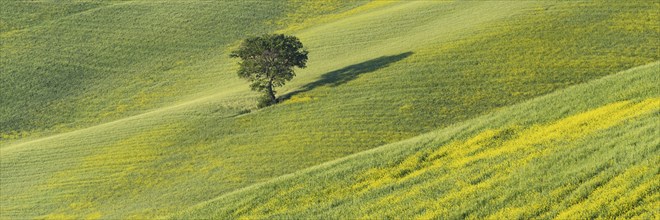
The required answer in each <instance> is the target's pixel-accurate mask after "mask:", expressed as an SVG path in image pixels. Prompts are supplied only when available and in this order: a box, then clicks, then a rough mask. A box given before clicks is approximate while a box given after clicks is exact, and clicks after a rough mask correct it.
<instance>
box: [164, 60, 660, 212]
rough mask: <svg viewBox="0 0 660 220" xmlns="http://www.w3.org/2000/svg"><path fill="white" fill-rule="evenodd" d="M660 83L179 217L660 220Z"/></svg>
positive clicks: (471, 129)
mask: <svg viewBox="0 0 660 220" xmlns="http://www.w3.org/2000/svg"><path fill="white" fill-rule="evenodd" d="M658 74H660V63H658V62H656V63H654V64H651V65H646V66H643V67H640V68H635V69H633V70H630V71H625V72H622V73H619V74H616V75H613V76H609V77H605V78H603V79H599V80H595V81H593V82H589V83H586V84H583V85H579V86H575V87H571V88H569V89H565V90H562V91H559V92H556V93H552V94H550V95H547V96H543V97H541V98H537V99H534V100H532V101H529V102H525V103H522V104H518V105H513V106H510V107H506V108H504V109H502V110H500V111H497V112H494V113H492V114H488V115H484V116H481V117H477V118H475V119H472V120H468V121H466V122H463V123H458V124H455V125H453V126H450V127H447V128H445V129H441V130H438V131H434V132H431V133H428V134H425V135H422V136H420V137H416V138H413V139H410V140H406V141H403V142H398V143H395V144H391V145H386V146H383V147H379V148H376V149H373V150H370V151H367V152H363V153H360V154H356V155H352V156H350V157H347V158H343V159H340V160H336V161H333V162H330V163H325V164H322V165H319V166H316V167H313V168H310V169H307V170H304V171H301V172H298V173H295V174H293V175H287V176H283V177H279V178H276V179H274V180H272V181H269V182H267V183H264V184H258V185H255V186H252V187H248V188H245V189H242V190H239V191H236V192H233V193H230V194H227V195H224V196H221V197H219V198H217V199H214V200H212V201H209V202H205V203H202V204H199V205H197V206H196V207H194V208H192V209H190V210H187V211H185V212H182V213H180V214H178V215H174V216H173V218H176V219H217V218H246V219H255V218H296V219H297V218H333V219H334V218H341V219H343V218H364V219H371V218H376V219H382V218H421V219H427V218H442V219H445V218H488V219H502V218H523V219H528V218H544V219H545V218H559V219H567V218H570V219H583V218H596V217H598V218H638V219H655V218H657V217H658V215H660V213H658V209H657V207H658V205H660V198H659V197H658V189H659V188H660V182H658V181H657V180H658V178H660V168H659V167H658V163H660V157H658V156H659V155H660V151H659V150H660V148H659V146H660V124H659V123H658V121H659V120H660V117H659V116H660V87H659V86H658V84H657V82H658Z"/></svg>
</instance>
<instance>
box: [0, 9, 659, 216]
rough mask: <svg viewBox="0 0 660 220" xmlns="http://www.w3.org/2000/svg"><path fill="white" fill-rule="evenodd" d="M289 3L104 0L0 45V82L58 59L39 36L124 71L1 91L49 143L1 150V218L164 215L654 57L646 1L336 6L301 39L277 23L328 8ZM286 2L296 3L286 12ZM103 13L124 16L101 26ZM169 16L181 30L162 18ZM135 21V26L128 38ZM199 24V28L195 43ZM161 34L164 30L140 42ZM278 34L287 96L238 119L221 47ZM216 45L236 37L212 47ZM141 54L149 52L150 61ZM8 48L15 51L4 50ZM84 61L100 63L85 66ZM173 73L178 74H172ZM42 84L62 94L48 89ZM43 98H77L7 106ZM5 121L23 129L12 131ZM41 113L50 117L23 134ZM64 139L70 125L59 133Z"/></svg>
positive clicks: (246, 102) (233, 82)
mask: <svg viewBox="0 0 660 220" xmlns="http://www.w3.org/2000/svg"><path fill="white" fill-rule="evenodd" d="M277 2H279V1H277ZM293 2H294V3H296V4H293V5H289V4H285V3H276V2H271V3H269V5H264V6H254V7H253V4H256V3H255V2H249V1H244V2H239V3H233V2H228V1H222V2H219V3H209V2H208V1H199V2H196V1H190V2H186V4H183V3H181V4H168V3H163V2H156V3H154V2H146V1H130V2H116V4H111V5H101V6H99V7H98V9H95V10H91V11H87V12H84V13H82V14H74V15H72V16H64V18H65V19H64V20H63V21H61V20H57V19H56V20H55V21H54V22H51V23H49V22H46V23H40V25H45V26H38V27H35V28H33V29H30V28H28V29H27V30H25V32H21V31H19V32H13V31H9V32H6V33H5V34H3V35H2V37H3V54H2V55H3V56H4V57H2V58H3V59H2V62H6V63H7V64H6V65H5V63H3V65H2V68H5V69H3V71H2V73H7V75H8V76H11V77H10V78H12V77H13V78H15V79H21V77H25V76H26V75H29V74H28V73H30V72H31V71H30V70H25V71H24V72H21V71H22V69H23V68H28V67H31V66H32V64H31V63H30V62H37V61H39V60H41V59H35V61H32V60H30V59H28V58H29V56H27V55H26V54H30V53H32V52H35V51H36V52H38V54H37V55H39V54H41V53H42V52H43V54H45V55H43V56H54V57H56V58H62V57H59V56H60V54H62V53H60V52H58V51H50V52H49V51H44V50H47V49H48V48H49V47H48V43H49V42H51V41H50V40H49V37H51V38H54V40H53V42H56V43H57V42H60V41H62V40H65V41H66V42H68V43H67V44H64V45H65V46H62V47H65V48H68V49H70V50H73V51H89V53H92V55H90V56H91V57H89V56H84V55H79V56H78V55H76V56H75V57H64V58H62V60H64V61H66V62H79V63H83V64H84V63H87V62H91V63H95V62H100V61H106V60H121V61H125V60H135V62H137V63H136V64H135V65H134V66H122V65H118V63H115V64H112V63H110V64H108V66H109V67H107V66H106V67H103V68H100V69H103V70H104V71H92V72H93V73H97V74H98V75H99V78H98V80H97V78H94V77H92V80H91V81H90V82H89V83H88V84H89V85H90V86H92V87H94V89H92V90H77V88H72V87H70V86H66V85H68V84H69V83H72V82H73V81H69V78H67V77H66V75H67V74H72V75H74V76H75V75H76V71H69V70H65V71H62V73H64V75H58V74H54V75H55V76H57V77H54V78H45V79H48V80H45V81H44V84H43V87H44V88H43V89H39V88H41V87H39V86H32V87H28V88H22V87H21V86H17V88H15V89H14V87H13V86H15V85H21V84H20V83H9V82H7V81H2V83H4V84H2V88H3V89H4V88H12V89H11V90H10V91H12V92H6V93H5V92H3V93H2V95H7V96H8V97H13V98H10V99H5V98H4V97H3V98H2V99H0V100H3V101H5V100H18V102H14V101H10V102H7V103H9V104H8V105H5V104H4V103H3V104H2V105H0V107H3V108H4V110H6V111H5V112H8V113H6V115H8V116H6V115H3V116H2V117H0V119H3V120H7V121H12V122H7V121H5V122H3V123H2V125H3V126H8V127H11V128H12V129H18V130H19V131H20V132H23V131H28V132H30V131H32V129H33V128H35V129H37V130H39V129H43V130H44V131H43V133H45V134H53V133H59V134H55V135H52V136H48V137H44V138H39V137H38V136H40V135H41V134H39V132H40V131H36V132H37V133H38V134H37V135H34V136H31V137H28V138H20V137H19V139H18V140H14V141H7V142H2V143H0V153H1V154H0V157H1V159H2V160H0V170H1V171H2V172H1V173H0V175H1V176H0V177H1V178H2V181H1V183H0V190H2V195H3V199H2V201H1V203H0V209H2V212H1V213H0V214H1V215H2V216H0V218H34V217H71V218H83V217H99V216H100V217H105V218H130V217H133V218H151V217H154V216H162V215H167V214H170V213H172V212H174V211H178V210H180V209H182V207H188V206H190V205H194V204H197V203H199V202H201V201H206V200H209V199H212V198H215V197H218V196H220V195H223V194H226V193H230V192H232V191H235V190H240V189H241V188H243V187H246V186H250V185H252V184H255V183H259V182H264V181H267V180H270V179H272V178H274V177H277V176H281V175H284V174H288V173H293V172H296V171H298V170H300V169H303V168H306V167H310V166H314V165H318V164H321V163H323V162H327V161H330V160H333V159H337V158H341V157H344V156H347V155H351V154H354V153H357V152H360V151H364V150H367V149H370V148H374V147H378V146H381V145H383V144H388V143H393V142H397V141H400V140H404V139H407V138H410V137H414V136H417V135H420V134H423V133H426V132H429V131H432V130H435V129H437V128H442V127H446V126H448V125H451V124H454V123H458V122H461V121H463V120H466V119H470V118H473V117H477V116H479V115H482V114H485V113H488V112H492V111H495V110H496V109H498V108H502V107H504V106H507V105H511V104H515V103H518V102H522V101H524V100H527V99H530V98H533V97H537V96H541V95H544V94H547V93H549V92H552V91H555V90H557V89H561V88H565V87H567V86H570V85H573V84H577V83H581V82H587V81H589V80H591V79H595V78H599V77H602V76H605V75H608V74H612V73H615V72H618V71H621V70H625V69H628V68H631V67H634V66H638V65H642V64H645V63H649V62H652V61H656V60H658V58H659V56H660V55H659V54H657V51H658V45H657V40H656V39H657V36H658V35H659V33H660V30H659V29H658V27H657V25H655V23H653V21H655V20H654V18H655V17H657V11H658V9H659V8H660V5H658V4H656V3H653V2H635V3H625V4H623V3H616V2H606V3H598V4H596V3H589V2H549V1H543V2H533V1H521V2H496V1H463V2H435V1H411V2H390V3H388V2H375V3H365V4H362V3H360V4H347V5H342V4H338V5H336V7H329V8H328V9H324V10H321V11H324V12H327V13H330V14H328V15H323V14H322V13H321V15H318V16H319V17H321V18H322V19H320V20H317V19H311V20H309V22H303V24H304V25H303V26H302V27H301V26H297V25H291V24H290V23H289V22H292V21H298V20H300V19H302V20H305V18H307V16H311V15H309V12H310V11H316V10H315V9H317V8H318V7H320V8H324V7H325V6H323V5H315V4H312V5H305V4H304V3H305V2H314V1H293ZM111 3H115V2H111ZM290 3H291V2H290ZM133 4H135V5H133ZM224 4H230V5H228V6H227V5H224ZM271 4H272V5H271ZM296 5H299V6H296ZM94 6H95V5H94ZM293 6H295V7H297V8H289V7H293ZM21 7H22V6H21ZM90 7H91V6H90ZM207 7H208V8H207ZM278 7H282V8H278ZM271 8H275V9H272V10H271ZM136 10H137V11H136ZM273 10H274V11H273ZM74 11H76V10H73V11H72V12H73V13H75V12H74ZM245 11H254V12H259V13H258V14H260V15H261V14H263V17H260V16H257V17H254V16H251V15H250V13H244V12H245ZM142 12H144V13H142ZM289 13H291V14H289ZM284 14H286V15H284ZM296 14H303V15H304V16H302V18H301V17H299V16H297V15H296ZM312 14H313V13H312ZM3 15H4V13H3ZM100 15H103V16H100ZM114 15H117V16H121V18H117V19H119V20H117V21H114V20H113V19H100V18H113V16H114ZM145 16H146V17H148V19H147V18H145ZM181 16H182V17H184V18H185V17H193V18H191V19H189V20H190V21H189V22H192V23H193V25H191V26H186V25H183V27H188V28H190V30H189V31H190V32H186V31H181V30H179V28H178V27H179V26H178V24H180V23H186V22H188V21H187V20H186V19H182V20H180V19H179V18H180V17H181ZM225 16H227V17H225ZM232 16H236V17H237V18H244V17H248V18H246V19H247V20H246V22H247V21H249V22H252V23H250V24H253V25H254V26H253V25H249V26H248V28H247V29H243V27H245V25H242V24H241V23H232V22H233V21H234V20H231V19H228V21H226V22H229V23H226V24H225V23H223V22H225V20H223V18H231V17H232ZM313 16H317V15H313ZM313 16H312V17H313ZM654 16H655V17H654ZM161 18H162V19H161ZM168 19H173V20H176V21H177V22H180V23H176V22H175V23H169V22H165V21H169V20H168ZM252 19H255V20H252ZM133 20H136V21H135V22H137V23H136V25H135V26H131V25H127V24H132V23H131V22H133ZM656 20H657V19H656ZM216 22H217V23H216ZM163 23H165V24H163ZM296 23H297V22H296ZM49 24H53V26H48V25H49ZM186 24H187V23H186ZM207 25H209V26H210V27H211V28H212V30H211V31H210V32H209V33H206V30H207V29H206V27H207ZM19 26H20V25H19ZM78 26H80V27H87V26H91V27H95V28H89V30H88V29H86V28H79V29H78V28H77V27H78ZM161 26H164V28H165V29H163V30H168V31H164V32H161V31H159V30H158V29H156V30H151V29H149V27H161ZM123 27H126V28H125V29H124V28H123ZM131 27H133V28H137V29H136V30H133V29H131ZM232 27H235V28H232ZM143 28H147V29H148V30H151V31H145V30H143ZM278 28H281V29H280V31H283V32H285V33H292V34H295V35H296V36H299V37H300V38H301V39H302V40H303V42H304V43H305V45H306V46H307V47H309V50H310V51H311V54H310V61H309V68H308V69H305V70H302V71H299V76H298V77H297V78H296V79H295V80H294V81H292V82H291V83H290V84H289V85H287V86H286V87H285V88H282V89H281V90H280V94H282V95H284V96H288V97H290V99H288V100H287V101H286V102H285V103H283V104H280V105H277V106H273V107H270V108H266V109H262V110H258V111H253V112H251V113H248V114H242V113H245V110H246V109H252V106H253V105H254V97H256V94H255V93H252V92H249V91H248V89H247V86H246V84H245V82H242V81H240V80H239V79H237V77H235V75H234V71H233V70H234V69H233V68H235V66H234V65H232V64H231V63H233V62H234V61H231V60H228V59H227V57H226V54H224V53H225V52H226V51H228V50H230V48H231V45H233V44H234V43H236V42H235V41H232V39H234V40H237V39H240V38H242V37H243V36H246V35H249V34H256V33H260V32H261V31H264V32H265V31H272V30H275V29H278ZM183 29H185V28H183ZM69 30H73V32H71V34H70V35H64V36H70V37H71V38H57V37H53V36H58V34H60V32H67V33H68V31H69ZM115 30H116V32H115ZM393 30H395V31H393ZM32 31H42V32H34V33H33V32H32ZM76 31H79V32H84V33H87V31H90V32H91V33H92V34H90V35H86V34H84V33H79V32H76ZM124 31H126V32H127V33H128V31H130V34H128V35H130V36H132V35H133V34H136V35H137V36H136V38H139V41H137V42H134V43H132V42H126V39H125V35H126V33H124ZM172 32H176V33H178V34H180V35H178V34H177V35H174V34H173V33H172ZM224 32H231V34H230V35H231V36H234V37H233V38H231V39H230V38H227V39H224V38H221V37H217V36H219V35H221V34H220V33H224ZM106 33H115V34H106ZM15 34H18V35H15ZM22 34H25V35H22ZM141 34H144V36H143V35H141ZM172 35H173V36H172ZM36 36H41V37H36ZM88 36H91V37H96V38H100V39H101V40H102V41H104V42H105V41H107V42H108V44H107V45H108V47H109V48H119V49H120V50H118V51H115V52H112V51H106V52H107V53H106V52H104V49H102V48H97V49H98V50H101V51H98V50H94V48H95V47H93V42H91V41H90V42H88V43H89V44H88V43H81V44H80V45H78V44H77V43H76V42H77V40H78V39H86V37H88ZM170 36H172V37H170ZM214 36H215V37H214ZM35 37H36V38H37V39H41V40H42V41H39V42H42V44H39V45H41V46H40V47H39V48H41V49H43V50H34V51H32V52H31V50H29V49H26V48H29V47H23V46H29V45H30V44H29V43H21V42H29V41H28V40H30V39H32V38H35ZM5 38H6V39H8V40H6V41H5ZM23 40H26V41H23ZM172 40H173V41H176V42H178V43H181V44H185V45H188V44H190V45H192V46H190V45H188V46H190V48H188V49H186V48H183V49H181V48H176V47H175V46H173V45H179V44H177V43H176V42H174V43H173V42H172ZM225 40H226V41H225ZM142 41H146V42H142ZM4 42H9V43H7V44H5V43H4ZM13 42H19V43H13ZM512 42H515V43H512ZM101 45H104V44H101ZM145 45H146V46H153V47H154V48H155V49H153V50H146V49H145V48H144V47H145ZM6 48H9V49H6ZM10 49H11V51H15V52H16V54H14V53H13V52H12V53H4V51H10ZM147 49H148V48H147ZM142 50H144V51H142ZM133 51H136V52H133ZM162 51H165V52H166V53H161V52H162ZM167 51H170V52H172V51H174V53H175V54H170V53H167ZM97 52H98V56H100V58H99V57H94V54H97ZM124 52H126V53H124ZM179 52H181V53H179ZM134 53H138V54H137V55H135V54H134ZM21 54H22V55H21ZM134 55H135V56H136V57H133V56H134ZM138 55H139V56H138ZM151 55H153V56H151ZM190 56H192V57H190ZM106 58H107V59H106ZM129 58H130V59H129ZM45 60H48V59H45ZM178 60H183V61H184V62H183V63H180V64H177V65H180V66H176V67H175V68H173V69H169V67H168V66H171V65H172V64H173V63H174V64H176V63H177V61H178ZM23 61H25V62H23ZM28 61H29V62H28ZM188 61H191V62H188ZM21 63H23V64H25V65H18V64H21ZM74 66H75V65H74ZM81 66H83V67H85V66H87V64H85V65H81ZM44 67H45V68H47V69H48V70H49V71H45V72H44V73H48V74H50V73H53V72H56V71H52V68H55V67H57V65H50V64H44ZM161 67H164V68H161ZM106 68H121V69H122V70H123V69H125V70H126V71H139V72H142V71H143V73H139V74H138V73H136V74H135V75H133V74H128V73H124V72H123V71H116V73H118V74H110V75H108V76H107V77H108V78H104V77H105V76H103V75H104V74H105V73H112V72H113V71H105V70H106ZM140 68H145V69H140ZM74 69H75V68H74ZM5 70H11V71H5ZM19 70H20V71H19ZM16 71H18V72H16ZM83 72H87V71H83ZM119 73H121V74H119ZM13 78H12V79H13ZM2 79H3V80H4V79H7V78H6V77H4V76H3V78H2ZM145 80H146V81H145ZM18 81H20V80H18ZM28 81H29V80H28ZM52 83H54V84H57V85H60V84H61V85H64V86H55V87H50V85H52ZM74 84H75V83H74ZM39 85H42V84H39ZM76 85H77V84H76ZM6 86H9V87H6ZM53 88H55V89H64V90H67V91H68V92H65V93H67V94H69V93H77V95H75V94H73V95H72V94H69V95H65V94H56V95H61V96H62V97H56V98H55V100H59V101H53V102H50V98H49V96H44V97H42V96H40V95H38V96H37V98H35V99H37V100H36V101H34V103H32V101H30V102H28V100H30V99H29V98H28V99H26V98H24V96H22V95H21V94H22V92H21V91H24V90H25V91H27V90H29V91H28V92H32V89H35V91H37V92H40V93H44V94H50V92H48V91H50V90H49V89H53ZM21 89H22V90H21ZM69 90H72V91H69ZM73 90H75V91H73ZM3 91H7V90H3ZM14 91H16V92H14ZM142 91H144V92H145V93H144V95H146V97H145V98H144V100H145V102H146V104H144V105H142V104H141V103H142V102H141V100H143V99H142V98H140V97H141V96H142V95H141V94H142V93H141V92H142ZM174 93H176V94H174ZM149 97H152V98H149ZM41 98H43V99H41ZM51 98H52V97H51ZM60 98H61V99H60ZM150 100H151V101H150ZM21 103H27V104H29V105H32V104H34V105H35V106H34V107H35V108H32V107H29V108H24V107H26V106H25V105H22V104H21ZM53 103H61V104H56V105H55V106H61V107H62V108H57V107H53V106H51V104H53ZM149 103H151V104H149ZM121 106H123V107H121ZM104 109H107V110H108V111H104ZM131 109H132V110H131ZM70 110H75V111H70ZM30 111H38V112H30ZM72 112H73V113H72ZM80 112H83V113H84V114H78V113H80ZM22 113H25V114H24V115H23V114H22ZM105 113H109V114H108V115H105V116H103V115H104V114H105ZM16 117H18V118H21V117H24V118H23V119H20V120H18V121H15V120H14V119H16ZM43 117H45V118H51V119H52V120H50V119H48V120H45V121H46V122H44V123H39V124H36V125H31V124H30V123H31V122H33V121H40V120H39V119H40V118H43ZM115 119H117V120H115ZM21 120H23V121H24V122H21ZM27 122H30V123H27ZM69 123H70V124H69ZM12 126H14V127H12ZM42 126H43V127H42ZM58 126H64V127H65V128H59V127H58ZM68 126H71V127H68ZM75 127H83V128H81V129H78V130H72V131H71V129H73V128H75ZM14 131H16V130H14ZM64 131H71V132H65V133H62V132H64ZM20 132H19V133H20ZM10 133H12V131H10ZM45 134H44V135H45ZM9 136H14V135H9ZM16 136H21V135H16ZM126 201H130V202H126Z"/></svg>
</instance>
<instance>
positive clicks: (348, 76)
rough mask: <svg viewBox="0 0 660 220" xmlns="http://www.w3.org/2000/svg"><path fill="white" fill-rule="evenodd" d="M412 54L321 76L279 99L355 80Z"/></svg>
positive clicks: (374, 60)
mask: <svg viewBox="0 0 660 220" xmlns="http://www.w3.org/2000/svg"><path fill="white" fill-rule="evenodd" d="M412 54H413V52H405V53H402V54H398V55H392V56H382V57H379V58H376V59H372V60H368V61H365V62H362V63H358V64H354V65H350V66H347V67H344V68H341V69H338V70H335V71H332V72H328V73H325V74H323V75H321V78H320V79H319V80H317V81H315V82H312V83H309V84H307V85H305V86H303V87H301V88H300V89H297V90H295V91H292V92H290V93H287V94H284V95H282V96H281V97H280V100H281V101H284V100H287V99H289V98H291V97H293V96H294V95H297V94H299V93H303V92H307V91H310V90H312V89H315V88H317V87H321V86H330V87H335V86H339V85H342V84H344V83H347V82H349V81H351V80H354V79H356V78H357V77H358V76H360V75H361V74H365V73H369V72H373V71H376V70H378V69H381V68H385V67H387V66H389V65H390V64H392V63H395V62H398V61H400V60H403V59H405V58H406V57H409V56H410V55H412Z"/></svg>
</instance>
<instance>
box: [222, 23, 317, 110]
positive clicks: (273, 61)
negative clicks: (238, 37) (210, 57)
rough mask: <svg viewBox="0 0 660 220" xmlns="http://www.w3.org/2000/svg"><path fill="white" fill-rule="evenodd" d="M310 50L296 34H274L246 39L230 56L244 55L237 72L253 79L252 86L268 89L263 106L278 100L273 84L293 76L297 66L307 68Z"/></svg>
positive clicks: (241, 75)
mask: <svg viewBox="0 0 660 220" xmlns="http://www.w3.org/2000/svg"><path fill="white" fill-rule="evenodd" d="M307 53H308V52H307V51H306V50H305V49H303V44H302V43H301V42H300V40H299V39H298V38H297V37H295V36H287V35H284V34H272V35H264V36H260V37H253V38H248V39H245V41H243V43H242V44H241V46H240V47H239V49H238V50H236V51H234V52H232V53H231V54H230V57H236V58H240V59H241V62H239V63H238V65H239V69H238V76H239V77H241V78H244V79H247V80H248V81H250V82H252V84H250V88H252V90H255V91H259V92H263V93H265V96H264V97H262V98H261V99H260V100H259V105H258V107H259V108H262V107H265V106H269V105H272V104H275V103H277V98H276V97H275V91H274V90H273V87H280V86H283V85H284V84H285V83H286V82H287V81H290V80H291V79H293V77H294V76H295V75H296V74H295V72H294V71H293V68H294V67H298V68H305V67H306V64H307ZM266 99H267V100H266Z"/></svg>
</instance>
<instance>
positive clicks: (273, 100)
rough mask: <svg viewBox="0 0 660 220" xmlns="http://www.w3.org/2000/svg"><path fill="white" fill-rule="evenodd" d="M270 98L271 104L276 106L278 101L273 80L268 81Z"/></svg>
mask: <svg viewBox="0 0 660 220" xmlns="http://www.w3.org/2000/svg"><path fill="white" fill-rule="evenodd" d="M266 92H268V97H270V103H272V104H275V103H277V99H276V98H275V91H273V80H272V79H271V80H270V81H268V90H267V91H266Z"/></svg>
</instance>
